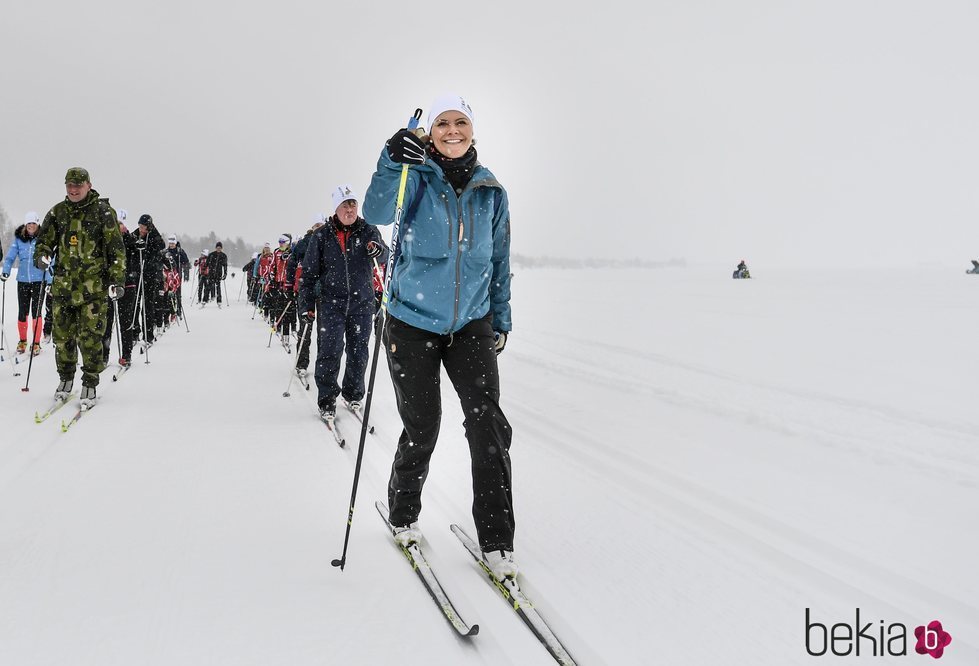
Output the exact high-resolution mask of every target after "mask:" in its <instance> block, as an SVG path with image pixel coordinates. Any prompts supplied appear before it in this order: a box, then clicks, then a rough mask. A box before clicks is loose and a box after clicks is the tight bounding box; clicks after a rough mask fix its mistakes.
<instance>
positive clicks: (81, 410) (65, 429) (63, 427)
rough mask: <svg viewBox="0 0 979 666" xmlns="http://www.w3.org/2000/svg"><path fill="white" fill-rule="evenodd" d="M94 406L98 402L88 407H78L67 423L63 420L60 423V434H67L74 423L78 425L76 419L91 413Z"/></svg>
mask: <svg viewBox="0 0 979 666" xmlns="http://www.w3.org/2000/svg"><path fill="white" fill-rule="evenodd" d="M97 400H98V399H97V398H96V401H97ZM96 404H98V402H96V403H95V404H93V405H91V406H89V407H86V406H85V405H79V406H78V410H77V411H76V412H75V415H74V416H72V417H71V418H70V419H68V420H67V421H64V420H62V421H61V432H68V429H69V428H71V427H72V426H73V425H75V424H76V423H78V419H80V418H82V414H84V413H85V412H90V411H92V409H93V408H94V407H95V405H96Z"/></svg>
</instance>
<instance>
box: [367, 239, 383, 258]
mask: <svg viewBox="0 0 979 666" xmlns="http://www.w3.org/2000/svg"><path fill="white" fill-rule="evenodd" d="M382 252H384V248H382V247H381V244H380V243H376V242H374V241H367V256H368V257H370V258H371V259H373V258H374V257H379V256H381V253H382Z"/></svg>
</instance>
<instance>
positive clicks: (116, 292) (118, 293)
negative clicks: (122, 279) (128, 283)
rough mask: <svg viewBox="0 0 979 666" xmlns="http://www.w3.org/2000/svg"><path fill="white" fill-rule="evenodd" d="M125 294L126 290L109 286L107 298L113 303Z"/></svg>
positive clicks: (119, 286) (114, 285)
mask: <svg viewBox="0 0 979 666" xmlns="http://www.w3.org/2000/svg"><path fill="white" fill-rule="evenodd" d="M124 293H126V288H125V287H123V286H121V285H118V284H110V285H109V298H111V299H112V300H114V301H118V300H119V299H120V298H122V295H123V294H124Z"/></svg>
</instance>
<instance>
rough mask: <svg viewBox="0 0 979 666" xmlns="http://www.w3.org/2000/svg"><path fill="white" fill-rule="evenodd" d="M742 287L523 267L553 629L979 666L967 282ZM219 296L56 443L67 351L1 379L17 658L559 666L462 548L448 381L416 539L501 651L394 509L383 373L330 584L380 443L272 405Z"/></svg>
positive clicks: (874, 275) (0, 562)
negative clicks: (425, 568) (931, 637)
mask: <svg viewBox="0 0 979 666" xmlns="http://www.w3.org/2000/svg"><path fill="white" fill-rule="evenodd" d="M751 268H752V272H753V273H754V274H755V279H753V280H750V281H736V280H731V279H730V272H731V270H732V267H731V266H710V267H705V266H692V267H688V268H672V269H661V270H647V271H639V270H636V271H630V270H580V271H560V270H543V269H541V270H523V271H517V274H516V276H515V277H514V282H513V293H514V303H513V305H514V317H513V319H514V326H515V330H514V333H513V335H512V337H511V339H510V341H509V343H508V346H507V349H506V352H505V353H504V354H503V356H501V359H500V362H501V368H502V373H503V406H504V408H505V410H506V412H507V415H508V417H509V419H510V421H511V423H512V425H513V428H514V433H515V435H514V443H513V448H512V450H511V454H512V458H513V469H514V499H515V504H516V510H517V523H518V525H517V530H518V532H517V542H516V544H517V555H518V558H519V560H520V562H521V565H522V567H523V571H524V572H525V582H526V585H527V587H528V588H529V589H530V591H531V592H532V594H534V595H536V596H537V597H538V600H539V607H540V610H541V612H542V613H543V615H544V616H545V617H546V618H547V619H548V620H549V621H550V622H551V623H552V625H553V626H554V628H555V629H556V630H557V632H558V634H559V635H560V636H561V637H562V639H563V640H564V642H565V643H566V645H567V646H568V648H569V650H570V651H571V653H572V654H573V655H574V656H575V657H576V658H577V659H578V661H579V663H581V664H645V663H656V664H705V665H719V664H746V665H747V664H751V665H756V664H772V665H783V664H804V663H805V664H809V663H820V661H822V660H825V661H836V660H837V658H836V657H833V656H832V655H827V656H825V657H822V658H814V657H811V656H809V655H808V654H807V652H806V630H805V613H806V609H807V608H809V609H810V613H811V618H812V620H813V621H814V622H820V623H822V624H826V625H832V624H835V623H848V624H849V625H851V627H852V625H853V624H854V617H855V610H856V609H857V608H859V609H860V613H861V622H862V623H866V622H872V623H873V625H872V629H871V632H872V634H873V635H875V636H876V635H878V633H879V627H880V622H881V621H883V622H884V624H885V625H891V624H893V623H901V624H903V625H905V626H906V627H907V631H908V634H909V639H908V642H907V649H908V652H909V654H908V656H907V657H905V658H904V659H907V660H910V661H911V662H912V663H914V662H917V663H925V662H923V661H922V660H923V659H930V657H927V656H919V655H917V654H915V653H914V645H915V639H914V637H913V635H912V632H913V630H914V628H915V627H916V626H918V625H920V624H926V623H928V622H929V621H931V620H936V619H937V620H940V621H941V622H942V624H943V626H944V627H945V629H946V630H947V631H948V632H949V633H951V635H952V637H953V642H952V644H951V645H950V646H949V647H948V649H947V651H946V652H945V655H944V657H943V658H942V661H941V662H940V663H941V664H975V663H977V662H979V601H977V599H979V575H977V574H976V572H975V563H976V560H977V544H979V538H977V535H976V526H977V525H979V446H977V444H979V413H977V411H976V408H975V392H974V383H975V378H976V377H977V376H979V360H977V354H976V345H975V339H976V331H979V276H973V275H965V274H964V272H963V270H962V269H961V268H956V267H922V268H916V269H910V270H907V269H906V270H903V271H900V272H899V271H893V272H888V271H883V270H881V271H857V270H852V271H840V272H832V273H820V272H818V271H815V270H809V271H807V270H801V269H800V270H774V269H773V270H766V269H765V268H764V267H762V266H755V265H752V267H751ZM12 287H13V285H12V283H8V285H7V287H6V295H7V302H6V330H7V333H8V335H9V334H10V333H11V332H12V331H14V330H15V328H14V325H13V320H14V319H15V314H16V310H15V306H14V304H13V301H14V300H15V298H14V296H13V294H14V293H15V291H14V289H12ZM228 288H229V291H230V292H231V298H232V303H231V307H229V308H225V309H223V310H220V311H219V310H217V309H216V308H214V307H213V306H209V307H208V308H206V309H204V310H199V309H197V308H192V309H190V310H189V312H188V319H189V325H190V328H191V332H190V333H189V334H188V333H187V332H185V331H184V330H183V329H171V330H170V331H169V332H167V333H166V334H165V335H164V336H162V338H161V340H160V343H159V344H158V345H156V346H154V347H153V348H152V349H151V350H150V360H151V363H150V364H149V365H146V364H144V363H142V361H143V360H144V359H143V358H142V357H140V356H138V355H137V356H136V357H135V359H134V360H135V361H136V363H135V366H134V368H133V369H132V371H131V372H130V373H128V374H127V375H126V376H125V377H124V378H123V379H122V380H121V381H120V382H118V383H113V382H112V381H111V379H110V378H109V372H111V371H109V372H107V373H106V375H105V376H104V377H103V382H102V384H101V385H100V387H99V388H100V396H101V404H100V405H99V406H98V407H97V408H96V409H95V410H94V411H92V412H91V413H90V414H88V415H86V416H85V417H84V418H83V419H82V420H81V421H80V422H79V423H78V424H77V425H76V426H75V427H74V428H72V430H71V431H70V432H68V433H67V434H63V433H62V432H61V429H60V427H59V425H58V424H59V422H60V419H61V417H67V416H69V415H70V409H69V408H65V409H63V410H62V411H61V412H60V413H59V414H58V415H56V417H55V418H52V419H51V420H50V421H48V422H45V423H43V424H41V425H36V424H35V423H34V422H33V419H32V416H33V414H34V412H35V410H38V409H40V408H43V406H45V405H46V404H47V402H48V401H49V398H50V395H51V393H52V392H53V390H54V387H55V384H56V375H55V372H54V369H53V353H52V350H51V349H46V350H45V351H44V353H42V354H41V355H40V356H39V357H37V359H36V360H35V364H34V367H33V370H32V374H31V380H30V391H29V392H22V391H21V390H20V388H21V387H23V385H24V380H25V376H24V375H21V376H20V377H12V376H11V369H10V366H9V365H3V366H2V367H0V394H2V395H3V398H2V401H0V418H2V421H0V422H2V424H3V430H2V432H3V435H2V441H0V664H12V665H17V666H20V665H40V664H45V665H46V664H52V665H53V664H58V665H62V664H72V665H73V666H83V665H93V666H94V665H98V666H109V665H125V666H131V665H133V664H140V665H163V664H167V665H169V664H180V665H182V666H185V665H196V664H201V665H204V664H208V665H212V664H236V665H250V664H255V665H259V664H262V665H272V664H274V665H281V664H289V665H290V666H300V665H307V664H308V665H312V664H344V663H347V664H385V663H398V664H405V665H413V664H419V665H421V664H424V665H429V666H430V665H432V664H519V665H521V666H523V665H527V664H548V663H553V660H552V659H551V658H550V656H549V655H548V654H547V653H546V652H545V651H544V650H543V648H541V647H540V645H539V644H538V643H537V642H536V640H535V639H534V638H533V637H532V636H531V634H530V633H529V631H528V630H527V629H526V628H525V627H524V626H523V625H522V623H521V622H520V621H519V619H518V618H517V617H516V616H515V615H514V614H513V612H512V611H511V610H510V609H509V608H508V606H507V605H506V604H505V603H504V602H503V601H502V600H501V599H500V598H499V597H498V596H497V595H496V593H495V592H494V590H493V589H492V588H491V587H490V586H489V585H488V584H487V583H486V582H485V581H484V579H483V578H482V577H481V576H480V575H479V573H478V571H477V569H476V568H475V565H474V563H473V561H472V560H471V558H470V557H469V555H468V554H467V553H466V552H465V551H464V550H463V548H462V547H461V546H460V544H459V543H458V541H457V540H456V539H455V537H454V536H453V535H452V534H451V533H450V532H449V530H448V525H449V523H451V522H458V523H461V524H462V525H463V526H465V527H468V528H469V529H470V531H473V530H472V519H471V517H470V515H469V504H470V500H471V489H470V479H469V465H468V451H467V449H466V446H465V442H464V438H463V431H462V426H461V421H462V415H461V413H460V410H459V407H458V405H457V403H456V402H455V400H454V398H453V395H452V393H451V387H449V388H448V389H447V390H446V392H445V415H444V419H443V428H442V435H441V439H440V443H439V448H438V450H437V452H436V455H435V458H434V461H433V468H432V473H431V476H430V478H429V481H428V486H427V487H426V493H425V500H426V502H425V510H424V511H423V513H422V519H421V526H422V528H423V530H424V531H425V532H426V535H427V538H428V540H429V544H430V553H431V557H432V561H433V565H434V566H435V567H436V570H437V571H438V573H439V575H440V577H441V579H442V582H443V584H444V585H445V586H446V588H447V590H448V592H449V594H450V595H451V596H452V597H453V600H454V601H455V602H456V604H457V606H458V607H459V609H460V612H461V613H462V615H463V617H464V618H465V619H466V620H468V621H469V622H473V623H478V624H479V625H480V627H481V632H480V634H479V636H477V637H475V638H473V639H470V640H468V641H467V640H465V639H459V638H457V637H456V636H455V635H454V633H453V632H452V630H451V629H450V627H449V626H448V624H447V623H446V622H445V620H444V619H443V618H442V616H441V615H440V614H439V612H438V610H437V609H436V608H435V606H434V604H433V603H432V602H431V601H430V600H429V598H428V597H427V594H426V592H425V591H424V589H423V588H422V586H421V585H420V584H419V582H418V580H417V579H416V578H415V576H414V575H413V574H412V573H411V571H410V569H409V567H408V565H407V563H406V562H405V560H404V558H403V557H402V556H401V554H400V553H399V551H398V550H397V549H396V547H395V546H394V545H393V543H392V542H391V540H390V538H389V536H388V534H387V533H386V531H385V529H384V526H383V524H382V523H381V521H380V519H379V517H378V516H377V514H376V512H375V511H374V509H373V506H372V505H373V502H374V500H375V499H379V498H383V497H384V495H385V490H384V489H385V483H386V480H387V472H388V468H389V465H390V462H391V459H392V457H393V452H394V442H395V440H396V438H397V435H398V433H399V431H400V426H399V424H398V420H397V415H396V412H395V409H394V403H393V397H392V392H391V389H390V385H389V382H388V381H387V375H386V367H385V365H384V364H383V361H382V364H381V365H380V367H379V372H378V382H377V387H378V390H377V394H376V397H375V402H374V407H373V417H374V418H373V420H374V422H375V424H376V427H377V434H376V436H368V438H367V443H366V451H365V454H364V464H363V472H362V476H361V482H360V488H359V494H358V497H357V511H356V512H355V517H354V521H353V529H352V536H351V542H350V548H349V552H348V559H347V566H346V570H345V571H343V572H341V571H340V570H338V569H336V568H334V567H331V566H330V560H332V559H333V558H336V557H338V556H339V555H340V553H341V550H342V545H343V537H344V529H345V526H346V517H347V510H348V506H349V500H350V491H351V481H352V477H353V471H354V464H355V461H356V453H357V444H358V440H359V429H358V428H356V427H355V426H356V425H357V424H356V422H355V421H354V420H353V419H352V418H350V417H349V415H344V414H343V413H341V415H340V419H341V420H340V423H341V425H342V427H343V428H344V429H345V434H346V436H347V439H348V445H347V448H346V450H342V449H340V448H338V447H337V446H336V444H335V443H334V442H333V441H332V439H331V438H330V436H329V433H328V432H327V431H326V429H325V428H324V426H323V425H322V424H320V423H319V421H318V420H317V419H316V418H315V415H314V412H315V408H314V404H315V399H314V395H312V394H315V388H314V389H313V391H312V394H307V393H306V392H305V391H301V390H297V385H296V384H293V387H292V388H293V391H292V396H291V397H289V398H284V397H283V396H282V393H283V391H284V390H285V389H286V386H287V384H288V382H289V369H290V366H289V364H290V362H291V361H292V360H293V357H291V356H287V355H286V354H285V353H284V351H283V349H282V348H281V347H280V346H278V345H277V344H276V342H275V341H273V343H272V346H271V348H267V346H266V345H267V343H268V339H269V332H270V331H269V328H268V327H267V326H266V325H265V324H263V323H262V322H261V320H260V317H256V318H255V319H254V320H253V319H252V309H251V308H249V307H246V305H245V303H244V301H241V302H239V301H237V300H236V298H237V294H238V284H237V283H232V282H231V281H230V280H229V284H228ZM9 344H10V343H9V342H8V347H9ZM5 353H6V351H5ZM19 367H20V369H22V370H26V366H19ZM895 631H896V630H895ZM818 635H819V630H818V629H814V630H813V632H811V636H812V637H813V639H816V638H818ZM890 635H892V634H890V633H889V634H888V636H890ZM842 646H843V644H842V643H840V644H839V647H841V648H842ZM813 647H814V649H819V647H821V646H818V645H814V646H813ZM861 649H862V653H863V655H864V656H862V657H860V658H852V659H853V660H854V661H856V662H857V663H860V662H861V660H864V659H867V658H869V657H868V656H867V654H868V652H869V649H870V644H869V643H868V642H867V641H866V640H865V641H864V642H863V643H862V645H861ZM878 649H879V648H878ZM871 660H872V658H871ZM872 661H873V660H872ZM902 662H903V659H899V661H898V663H902ZM888 663H891V661H890V660H888Z"/></svg>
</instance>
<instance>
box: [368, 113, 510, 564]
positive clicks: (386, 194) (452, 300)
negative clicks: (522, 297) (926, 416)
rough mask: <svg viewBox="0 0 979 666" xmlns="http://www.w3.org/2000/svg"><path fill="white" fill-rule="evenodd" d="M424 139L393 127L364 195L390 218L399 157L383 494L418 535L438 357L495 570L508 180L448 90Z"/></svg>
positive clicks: (499, 551) (502, 456) (407, 539)
mask: <svg viewBox="0 0 979 666" xmlns="http://www.w3.org/2000/svg"><path fill="white" fill-rule="evenodd" d="M428 122H429V133H430V137H424V138H419V137H418V136H416V135H415V133H413V132H411V131H409V130H404V129H403V130H400V131H398V132H396V133H395V134H394V136H392V137H391V139H390V140H389V141H388V142H387V145H386V146H385V148H384V150H382V151H381V156H380V159H379V160H378V162H377V170H376V171H375V172H374V175H373V177H372V179H371V184H370V188H369V189H368V191H367V195H366V197H365V198H364V217H365V218H366V220H367V222H368V223H369V224H374V225H382V224H391V223H392V222H393V221H394V217H395V209H396V206H397V197H398V190H399V184H400V180H401V177H402V170H403V165H409V166H410V167H411V168H410V169H408V180H407V188H406V190H405V196H404V208H403V210H404V214H403V216H402V220H401V228H400V232H399V236H400V238H399V239H398V245H397V249H396V251H397V252H398V254H399V256H397V257H395V258H394V260H393V261H394V262H395V263H394V269H393V271H394V272H393V275H392V278H391V284H390V291H389V294H388V302H387V313H388V317H387V321H386V322H385V327H384V333H383V340H384V342H385V347H386V349H387V356H388V365H389V367H390V370H391V379H392V381H393V382H394V389H395V395H396V398H397V405H398V412H399V413H400V415H401V420H402V423H403V425H404V430H403V431H402V433H401V437H400V439H399V441H398V451H397V454H396V455H395V459H394V463H393V465H392V468H391V477H390V481H389V485H388V503H389V507H390V521H391V525H392V526H394V527H395V531H396V536H395V538H396V539H397V540H398V541H399V543H402V544H408V543H411V542H413V541H417V540H418V539H419V538H420V532H419V531H418V529H417V527H416V525H415V521H417V520H418V515H419V513H420V511H421V494H422V486H423V484H424V481H425V478H426V476H427V475H428V465H429V461H430V459H431V456H432V453H433V451H434V449H435V443H436V439H437V437H438V432H439V421H440V418H441V410H442V407H441V401H440V398H439V395H440V393H439V376H440V372H441V368H442V367H445V369H446V371H447V373H448V375H449V378H450V379H451V380H452V384H453V386H454V387H455V390H456V394H457V395H458V396H459V400H460V402H461V403H462V411H463V413H464V414H465V430H466V439H467V440H468V442H469V451H470V455H471V457H472V475H473V507H472V512H473V519H474V521H475V525H476V531H477V534H478V536H479V545H480V548H481V550H482V551H483V557H484V559H485V560H486V562H487V563H488V565H489V566H490V568H491V569H492V570H493V572H494V573H495V575H497V577H499V578H501V579H502V578H504V577H513V576H516V575H517V565H516V563H515V562H514V559H513V533H514V525H515V523H514V517H513V500H512V492H511V486H510V456H509V453H508V450H509V448H510V441H511V429H510V424H509V423H508V422H507V419H506V417H505V416H504V414H503V411H502V410H501V409H500V404H499V398H500V376H499V370H498V367H497V358H496V357H497V354H499V353H500V352H502V351H503V348H504V346H505V345H506V340H507V334H508V332H509V331H510V211H509V203H508V199H507V193H506V190H505V189H504V188H503V186H502V185H501V184H500V183H499V182H498V181H497V180H496V177H495V176H494V175H493V174H492V173H491V172H490V171H489V169H487V168H486V167H484V166H483V165H481V164H480V163H479V161H478V160H477V158H476V148H475V146H474V143H475V142H474V139H473V112H472V109H471V108H470V106H469V104H468V103H466V101H465V100H464V99H463V98H461V97H459V96H458V95H443V96H441V97H439V98H438V99H436V100H435V102H434V103H433V105H432V108H431V110H430V112H429V116H428Z"/></svg>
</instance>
